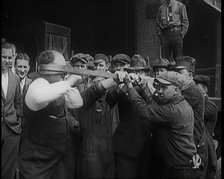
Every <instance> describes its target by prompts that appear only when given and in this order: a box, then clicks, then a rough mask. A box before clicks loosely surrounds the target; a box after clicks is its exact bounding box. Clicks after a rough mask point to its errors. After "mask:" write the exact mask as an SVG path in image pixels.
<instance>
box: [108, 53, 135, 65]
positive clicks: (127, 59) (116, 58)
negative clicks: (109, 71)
mask: <svg viewBox="0 0 224 179" xmlns="http://www.w3.org/2000/svg"><path fill="white" fill-rule="evenodd" d="M130 61H131V60H130V57H129V56H128V55H126V54H117V55H115V56H114V57H113V59H112V61H111V64H113V63H115V62H121V63H125V64H127V63H128V64H129V63H130Z"/></svg>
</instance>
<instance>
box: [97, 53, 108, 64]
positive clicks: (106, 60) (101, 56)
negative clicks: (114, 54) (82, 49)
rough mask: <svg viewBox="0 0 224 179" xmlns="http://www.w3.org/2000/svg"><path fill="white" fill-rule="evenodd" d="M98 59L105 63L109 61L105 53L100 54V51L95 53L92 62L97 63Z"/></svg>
mask: <svg viewBox="0 0 224 179" xmlns="http://www.w3.org/2000/svg"><path fill="white" fill-rule="evenodd" d="M100 60H103V61H105V62H106V63H109V58H108V57H107V56H106V55H104V54H102V53H98V54H96V55H95V56H94V63H97V62H98V61H100Z"/></svg>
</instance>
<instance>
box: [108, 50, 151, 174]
mask: <svg viewBox="0 0 224 179" xmlns="http://www.w3.org/2000/svg"><path fill="white" fill-rule="evenodd" d="M115 64H116V65H115ZM112 65H113V66H114V68H115V69H116V70H121V71H122V70H125V69H126V70H129V71H130V70H131V71H132V72H133V71H138V72H140V71H145V70H146V69H148V67H146V63H145V61H144V59H142V57H141V56H140V55H135V56H134V57H133V58H132V60H130V58H129V57H128V56H127V55H125V54H118V55H116V56H114V57H113V60H112ZM136 76H137V75H136ZM136 90H137V91H138V90H139V88H138V86H136ZM107 100H108V103H109V104H110V105H111V106H113V105H115V104H117V105H118V109H119V124H118V127H117V128H116V130H115V132H114V135H113V142H114V152H115V175H116V177H117V178H136V177H137V175H138V170H139V167H140V162H139V161H140V154H141V152H142V149H143V147H144V144H145V141H146V139H147V137H148V134H149V126H148V125H147V123H146V122H144V121H139V120H138V119H137V116H136V114H135V111H134V108H133V107H132V105H131V104H130V102H129V100H128V96H127V91H126V86H125V85H124V84H120V85H118V87H117V89H114V90H113V91H110V92H109V93H108V96H107Z"/></svg>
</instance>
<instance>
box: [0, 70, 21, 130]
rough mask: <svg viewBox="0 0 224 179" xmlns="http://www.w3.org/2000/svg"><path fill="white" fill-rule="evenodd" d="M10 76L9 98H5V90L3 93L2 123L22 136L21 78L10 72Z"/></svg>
mask: <svg viewBox="0 0 224 179" xmlns="http://www.w3.org/2000/svg"><path fill="white" fill-rule="evenodd" d="M8 75H9V76H8V80H9V82H8V89H7V96H6V97H5V95H4V92H3V90H2V92H1V93H2V98H1V112H2V114H1V121H2V124H3V125H7V126H8V127H9V128H10V129H11V130H12V131H13V132H15V133H17V134H20V133H21V116H22V111H21V93H20V84H19V77H18V76H16V75H15V74H14V73H13V72H11V71H9V72H8ZM3 122H4V123H3ZM2 132H3V131H2Z"/></svg>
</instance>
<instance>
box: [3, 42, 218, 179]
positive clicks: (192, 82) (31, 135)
mask: <svg viewBox="0 0 224 179" xmlns="http://www.w3.org/2000/svg"><path fill="white" fill-rule="evenodd" d="M29 61H30V58H29V56H28V55H27V54H26V53H18V54H16V48H15V46H14V45H12V44H10V43H7V42H5V43H2V67H1V70H2V99H1V104H2V105H1V111H2V115H1V129H2V136H1V144H2V145H1V146H2V147H1V151H2V166H1V167H2V174H1V176H2V178H4V179H9V178H10V179H15V178H21V179H23V178H25V179H32V178H33V179H36V178H40V179H42V178H49V179H50V178H61V179H65V178H68V179H74V178H215V175H216V174H215V172H216V167H217V158H216V149H215V146H214V143H213V136H214V128H215V125H216V120H217V112H218V109H217V107H216V105H215V104H214V103H213V102H211V101H210V100H209V98H208V95H207V92H208V88H209V83H210V79H209V77H208V76H205V75H195V66H196V60H195V59H194V58H193V57H190V56H180V57H178V58H177V59H176V63H175V65H173V64H171V63H170V62H169V60H167V59H165V58H161V59H156V60H153V61H152V63H151V64H150V65H147V64H146V62H145V59H144V58H143V57H142V56H141V55H139V54H135V55H133V57H132V58H130V57H129V56H128V55H126V54H117V55H115V56H113V58H112V60H111V61H110V59H109V58H108V57H107V56H106V55H105V54H95V56H93V57H92V56H91V55H89V54H84V53H78V54H75V55H73V56H72V57H71V58H70V60H69V63H66V61H65V59H64V57H63V55H62V54H61V53H59V52H57V51H55V50H46V51H43V52H41V53H40V55H39V57H38V58H37V62H38V67H39V71H37V72H33V73H31V74H32V75H31V76H30V77H32V79H30V78H29V75H28V72H29V69H30V66H29ZM44 65H47V67H52V68H53V67H54V66H55V65H57V66H62V67H63V66H69V67H70V68H73V69H83V70H88V69H91V70H95V71H96V70H97V72H98V73H99V75H98V76H91V75H90V76H87V75H78V74H76V75H75V74H68V73H66V72H63V71H61V72H57V71H51V70H46V68H43V69H41V68H40V67H43V66H44ZM13 68H14V69H15V72H13V70H12V69H13ZM101 72H104V73H105V72H107V73H108V74H116V75H115V76H116V78H105V77H102V75H100V73H101Z"/></svg>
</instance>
